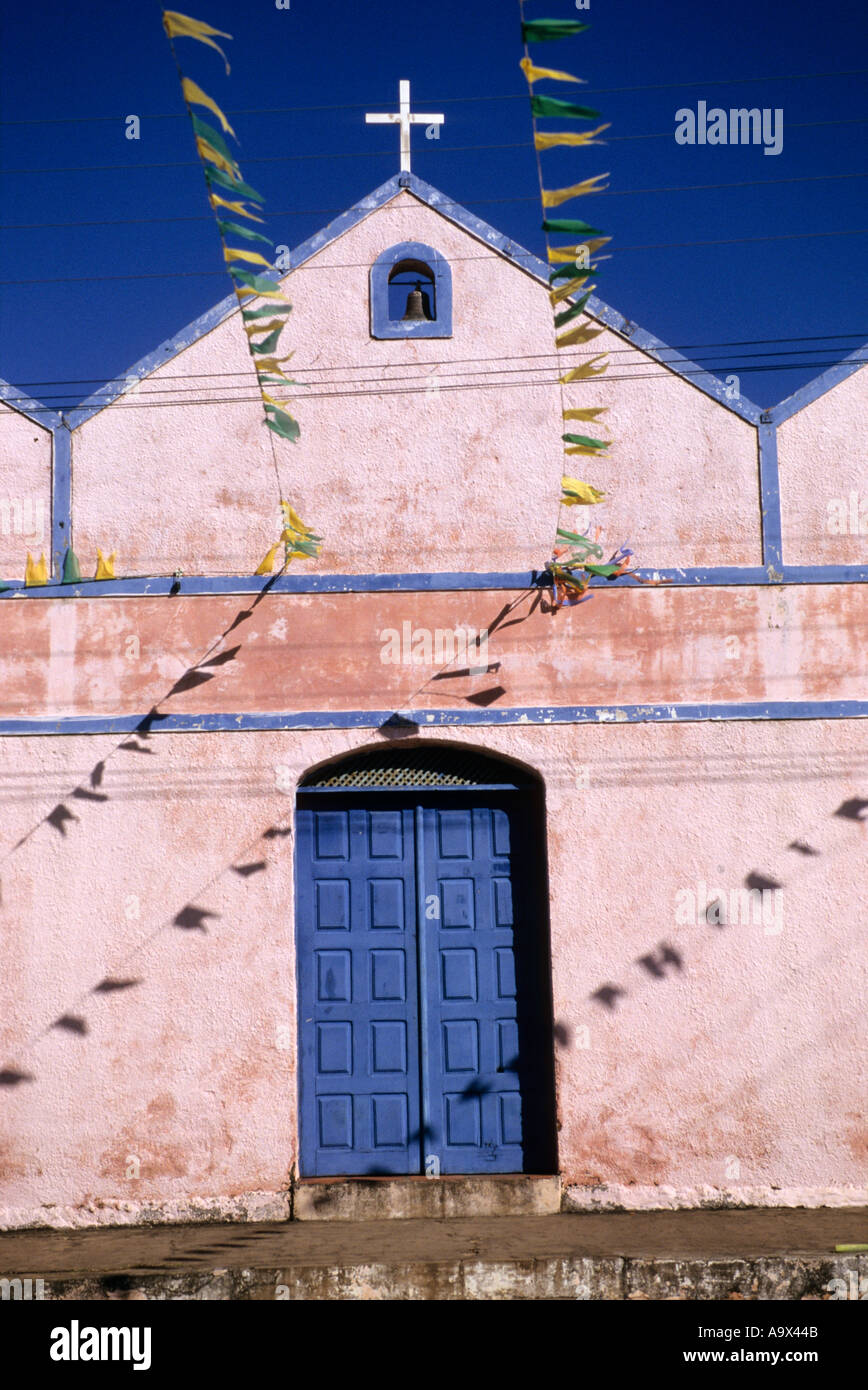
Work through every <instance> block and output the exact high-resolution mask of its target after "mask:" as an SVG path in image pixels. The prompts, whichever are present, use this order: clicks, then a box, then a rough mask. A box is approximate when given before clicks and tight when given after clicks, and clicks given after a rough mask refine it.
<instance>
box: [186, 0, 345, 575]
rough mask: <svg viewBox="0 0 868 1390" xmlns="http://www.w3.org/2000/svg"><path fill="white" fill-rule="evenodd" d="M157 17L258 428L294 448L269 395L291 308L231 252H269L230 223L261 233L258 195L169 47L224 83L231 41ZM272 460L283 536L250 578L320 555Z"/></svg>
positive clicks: (282, 378)
mask: <svg viewBox="0 0 868 1390" xmlns="http://www.w3.org/2000/svg"><path fill="white" fill-rule="evenodd" d="M162 15H163V28H164V29H165V31H166V36H167V38H168V40H169V45H170V47H171V50H172V56H173V58H174V60H175V66H176V67H177V70H178V77H179V80H180V83H181V94H182V96H183V98H184V104H185V106H186V108H187V113H188V115H189V117H190V123H191V126H192V129H193V137H194V141H195V145H196V151H197V153H198V155H199V160H200V163H201V164H202V170H203V173H204V176H205V184H206V187H207V190H208V201H209V203H210V205H211V209H212V211H213V212H214V215H215V221H216V224H217V231H218V234H219V236H220V240H221V243H222V249H223V259H224V261H225V262H226V266H227V269H228V272H229V276H230V279H231V281H232V288H233V291H234V293H235V297H236V299H237V300H238V305H239V309H240V311H241V321H242V327H243V329H244V334H245V338H246V342H247V348H248V351H249V353H250V357H251V359H252V362H253V367H254V371H255V372H256V380H257V384H258V386H259V394H260V397H261V400H262V409H263V415H264V423H265V425H266V427H267V428H268V429H269V430H270V431H271V433H272V434H275V435H277V436H278V437H279V438H281V439H287V440H289V441H290V442H291V443H294V442H295V441H296V440H297V439H298V438H299V435H300V433H301V429H300V426H299V423H298V421H297V420H296V419H295V418H294V416H293V415H291V414H290V412H289V410H288V409H287V404H288V402H287V401H286V400H284V399H283V398H277V397H276V396H275V394H274V391H273V388H274V387H284V388H286V387H291V386H294V385H296V384H297V383H296V382H294V381H293V380H292V378H291V377H289V376H287V374H286V372H285V371H284V363H286V362H288V361H289V359H290V358H291V357H292V353H291V352H289V353H286V354H284V355H283V356H278V341H279V339H280V335H281V333H282V332H283V330H284V328H285V327H286V320H287V316H288V315H289V314H290V312H291V310H292V305H291V304H290V302H289V300H288V299H287V297H286V295H285V294H284V293H283V291H282V289H281V288H280V285H279V283H278V281H277V280H276V279H273V278H272V275H273V273H274V271H275V267H274V265H273V264H272V262H271V261H270V260H269V259H267V257H266V256H264V255H263V254H262V252H261V251H258V250H255V249H253V248H252V246H251V245H249V244H248V245H241V246H239V245H238V242H239V241H241V242H247V243H253V244H254V245H262V246H267V247H273V246H274V242H273V241H272V240H271V238H270V237H268V236H265V235H264V233H263V232H260V231H256V230H254V228H253V227H250V226H247V225H242V223H241V222H240V221H237V220H236V219H238V218H243V219H244V223H250V222H253V223H256V224H258V225H259V226H263V225H264V223H265V219H264V218H263V217H261V216H260V215H259V214H260V213H261V212H262V210H263V203H264V199H263V197H262V194H261V193H258V192H257V190H256V189H255V188H252V187H251V185H250V184H248V183H246V182H245V180H244V178H243V175H242V172H241V168H240V165H239V163H238V160H237V159H236V157H235V154H234V152H233V150H232V148H231V147H230V145H229V144H228V143H227V140H226V138H225V137H226V136H229V137H230V138H231V139H233V140H235V141H236V142H238V136H237V135H236V134H235V131H234V130H233V128H232V126H231V124H230V122H229V120H228V119H227V117H226V114H225V112H224V111H222V110H221V108H220V106H219V105H218V104H217V102H216V101H215V100H214V99H213V97H210V96H209V95H208V93H207V92H205V91H203V90H202V88H201V87H200V86H199V85H198V83H196V82H194V81H193V80H192V78H189V77H187V76H185V74H184V72H183V70H182V68H181V64H180V60H179V58H178V53H177V49H176V46H175V40H176V39H181V38H185V39H194V40H196V41H197V42H199V43H204V44H207V45H208V46H209V47H210V48H213V49H216V50H217V52H218V53H219V54H220V56H221V57H222V59H223V61H224V64H225V66H226V73H227V75H228V73H229V72H230V67H229V60H228V58H227V57H226V54H225V52H224V51H223V49H222V48H221V47H220V45H219V44H218V43H216V42H215V38H224V39H231V37H232V35H231V34H227V33H225V32H224V31H223V30H221V29H215V28H214V27H213V26H212V25H210V24H206V23H205V22H204V21H203V20H199V19H193V18H191V16H190V15H184V14H179V13H178V11H176V10H163V11H162ZM194 107H200V108H203V109H204V110H206V111H208V112H210V114H211V115H212V116H215V117H216V119H217V121H218V123H219V126H220V129H219V130H217V129H216V128H215V127H214V126H213V125H211V124H209V123H208V122H207V121H205V120H203V119H202V117H201V116H198V115H197V114H196V112H195V111H194V110H193V108H194ZM227 195H229V196H227ZM254 209H255V210H254ZM226 214H231V216H227V215H226ZM251 267H252V269H251ZM257 299H259V300H261V299H265V300H268V303H267V304H266V306H265V307H264V308H255V309H254V308H251V307H250V305H251V303H252V302H253V301H255V300H257ZM272 459H273V462H274V469H275V475H276V477H277V483H278V490H279V493H280V497H281V501H280V506H281V510H282V514H283V516H282V530H281V534H280V537H279V539H278V540H277V541H276V542H275V544H274V545H272V546H271V548H270V549H269V550H268V552H267V554H266V555H265V558H264V559H263V560H262V561H261V563H260V564H259V566H258V567H257V569H256V571H255V572H256V574H262V575H265V574H271V573H272V571H273V569H274V563H275V559H276V557H277V554H278V552H279V550H280V547H281V545H282V546H283V549H284V565H287V564H289V563H290V562H291V560H293V559H295V558H312V557H315V556H317V555H318V554H319V552H320V549H321V548H322V538H321V537H320V536H318V535H316V534H315V533H314V532H313V531H312V530H311V529H310V527H309V526H306V525H305V524H304V522H303V521H302V520H301V518H300V517H299V515H298V513H297V512H296V511H295V510H294V508H293V507H292V506H291V505H290V504H289V503H288V502H287V501H285V500H284V498H283V489H282V487H281V483H280V471H279V469H278V466H277V458H276V455H275V453H274V442H273V440H272Z"/></svg>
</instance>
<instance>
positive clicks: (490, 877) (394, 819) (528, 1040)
mask: <svg viewBox="0 0 868 1390" xmlns="http://www.w3.org/2000/svg"><path fill="white" fill-rule="evenodd" d="M545 862H546V860H545V835H544V823H543V804H542V791H541V787H540V786H539V784H538V783H537V782H536V780H535V779H534V778H532V777H531V776H529V775H528V774H527V773H526V772H525V771H524V769H522V768H520V767H518V766H517V765H515V764H512V763H508V762H506V761H504V760H501V759H496V758H492V757H489V756H487V755H484V754H481V753H479V752H477V751H476V750H469V749H466V748H462V747H455V746H454V745H453V746H444V745H433V744H427V745H425V746H423V747H417V748H395V747H394V746H385V747H383V748H381V749H376V750H373V751H369V752H364V753H360V754H355V755H352V756H350V757H348V758H344V759H343V760H341V761H340V762H338V763H331V764H328V765H327V766H325V767H323V768H320V769H318V770H317V771H315V772H313V773H311V774H309V775H308V777H307V778H305V780H304V782H303V783H302V785H301V787H300V789H299V792H298V796H297V835H296V924H297V925H296V939H297V960H298V965H297V971H298V992H299V993H298V997H299V1035H300V1037H299V1042H300V1047H299V1056H300V1100H301V1106H300V1109H301V1174H302V1176H303V1177H317V1176H326V1175H334V1176H337V1175H354V1174H426V1175H427V1176H429V1177H434V1176H439V1174H441V1173H443V1174H448V1173H468V1174H469V1173H516V1172H532V1173H546V1172H553V1171H555V1167H556V1160H555V1153H556V1145H555V1128H554V1084H553V1054H552V1049H553V1042H552V1021H551V990H550V966H549V947H548V918H547V911H546V905H547V884H546V872H545Z"/></svg>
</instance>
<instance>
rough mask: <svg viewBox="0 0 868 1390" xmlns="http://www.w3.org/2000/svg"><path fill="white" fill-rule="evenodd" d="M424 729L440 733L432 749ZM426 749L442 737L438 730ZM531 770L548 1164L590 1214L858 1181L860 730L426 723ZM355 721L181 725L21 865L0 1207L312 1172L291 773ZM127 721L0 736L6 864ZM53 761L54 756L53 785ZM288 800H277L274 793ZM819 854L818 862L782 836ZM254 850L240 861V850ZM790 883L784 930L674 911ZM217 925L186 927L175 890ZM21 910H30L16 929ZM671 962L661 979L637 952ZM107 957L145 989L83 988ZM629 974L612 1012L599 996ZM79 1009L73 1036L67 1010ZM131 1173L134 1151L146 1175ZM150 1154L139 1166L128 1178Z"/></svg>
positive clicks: (356, 739)
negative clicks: (546, 997) (551, 1078)
mask: <svg viewBox="0 0 868 1390" xmlns="http://www.w3.org/2000/svg"><path fill="white" fill-rule="evenodd" d="M426 737H427V736H426ZM431 737H434V735H431ZM436 737H437V738H441V737H442V738H444V739H445V740H447V741H449V742H460V743H465V744H472V745H474V746H476V747H483V748H486V749H488V750H491V751H493V752H499V753H502V754H504V755H507V756H510V757H513V758H517V759H519V760H520V761H522V762H523V763H525V764H526V765H528V766H530V767H533V768H535V769H536V770H537V772H538V773H539V775H540V776H541V777H542V779H543V781H544V785H545V802H546V816H547V835H548V850H549V858H550V878H551V895H550V904H549V910H550V917H551V943H552V980H553V998H554V1017H555V1021H556V1023H557V1024H558V1025H560V1027H559V1029H558V1032H559V1036H560V1041H557V1042H556V1041H555V1040H554V1039H553V1040H552V1047H553V1049H554V1051H555V1057H556V1066H557V1088H558V1119H559V1123H560V1131H559V1162H560V1167H561V1171H562V1174H563V1179H564V1182H565V1185H566V1187H567V1192H568V1198H569V1200H570V1201H571V1202H572V1203H574V1204H579V1205H591V1204H599V1203H605V1202H618V1203H621V1204H625V1203H626V1204H630V1203H634V1204H636V1203H639V1204H645V1205H648V1204H650V1205H661V1204H662V1205H666V1204H671V1203H676V1202H682V1203H683V1202H691V1201H692V1202H695V1201H698V1200H702V1199H704V1198H707V1197H709V1196H711V1195H714V1194H717V1195H718V1196H723V1195H724V1194H727V1195H728V1198H729V1200H734V1201H738V1200H742V1201H754V1200H765V1201H796V1202H805V1201H808V1202H811V1201H817V1200H820V1199H823V1198H824V1199H825V1200H827V1201H828V1200H831V1201H839V1202H840V1201H848V1200H849V1201H855V1200H862V1201H864V1200H865V1199H866V1198H868V1190H866V1179H865V1171H866V1170H865V1160H866V1156H868V1147H866V1145H868V1131H866V1128H865V1125H864V1120H863V1119H861V1118H860V1111H861V1104H862V1100H863V1098H864V1093H865V1083H866V1076H865V1071H864V1065H865V1056H864V1048H863V1047H862V1041H861V1039H862V1031H863V1030H862V1017H863V1013H864V999H865V990H866V985H868V980H866V964H865V957H864V951H863V950H862V935H863V934H862V931H861V925H860V922H861V907H860V904H862V903H864V901H865V899H866V894H868V877H866V868H865V864H866V857H865V848H866V845H865V834H866V832H865V827H864V825H860V824H857V823H855V822H853V821H849V820H846V819H844V818H841V817H836V816H835V815H834V812H835V810H836V809H837V807H838V806H839V805H840V804H841V802H842V801H843V800H845V799H848V798H849V797H851V796H853V795H858V794H859V793H860V792H862V791H864V786H865V781H864V779H865V776H866V772H868V767H866V756H865V742H864V737H863V735H862V730H861V726H860V725H859V724H857V723H855V722H839V721H815V722H813V723H810V724H808V723H800V722H795V721H794V722H784V723H774V724H758V723H751V724H722V725H721V724H718V725H708V724H706V725H683V724H672V725H666V726H663V727H653V726H650V725H629V726H625V725H618V724H609V725H605V726H602V727H601V726H597V725H590V726H588V725H584V726H571V727H570V726H567V727H563V726H561V727H558V728H552V729H548V728H539V727H531V728H510V729H498V730H495V729H490V728H486V729H480V730H477V731H474V732H473V736H472V737H467V736H466V735H465V734H463V733H456V732H450V733H447V734H445V735H440V734H438V735H436ZM378 741H380V740H379V736H377V735H371V734H366V733H347V732H321V733H313V732H309V733H267V734H266V733H261V734H251V733H239V734H233V735H223V736H221V737H218V738H215V737H213V736H210V735H208V734H165V735H160V736H159V737H155V738H154V739H152V744H153V748H154V751H153V754H152V755H150V756H147V757H145V756H143V755H141V754H138V755H137V754H134V753H132V752H128V751H127V752H118V753H116V754H114V755H113V756H112V757H110V758H109V759H108V762H107V765H106V771H105V775H104V779H103V783H102V790H103V791H104V793H105V794H106V795H107V796H108V798H109V799H108V800H107V801H106V802H103V803H94V802H80V803H71V804H72V805H73V808H74V810H75V813H76V815H77V816H78V824H76V825H74V826H68V827H67V835H66V837H65V838H64V837H61V836H60V835H59V834H58V832H57V831H56V830H54V829H53V828H52V827H51V826H49V825H46V824H43V825H42V826H41V827H40V828H39V829H37V830H36V831H35V833H34V834H33V835H32V836H31V838H30V839H28V841H27V843H26V844H25V845H24V846H23V847H22V848H21V849H20V850H19V851H17V853H16V856H15V865H16V871H15V873H14V874H13V875H12V876H11V877H9V876H7V875H6V874H4V879H3V890H4V904H3V905H4V910H5V915H6V918H7V921H9V922H14V923H17V924H19V926H18V928H17V930H16V931H15V933H14V941H13V947H14V949H9V948H8V947H7V948H5V964H4V972H3V978H2V983H0V990H2V1001H0V1019H2V1030H0V1045H2V1054H3V1057H4V1059H8V1060H7V1061H6V1065H9V1064H10V1063H12V1062H13V1061H14V1063H15V1065H16V1066H17V1068H18V1069H19V1070H20V1071H25V1072H27V1073H28V1074H29V1075H30V1076H31V1077H32V1080H30V1081H28V1082H26V1083H23V1084H21V1085H20V1086H18V1087H16V1088H14V1089H12V1090H9V1089H6V1090H5V1092H4V1095H3V1110H2V1115H3V1120H2V1131H0V1132H2V1149H0V1152H2V1159H0V1191H2V1197H0V1217H2V1220H3V1222H4V1223H5V1224H16V1223H27V1222H32V1221H45V1222H49V1223H60V1224H67V1223H73V1224H75V1223H90V1222H98V1221H107V1222H114V1221H118V1220H120V1221H124V1220H134V1219H141V1217H142V1216H143V1214H147V1213H148V1212H154V1213H158V1214H162V1215H164V1216H165V1215H169V1216H172V1215H174V1216H176V1217H183V1216H184V1215H191V1214H196V1213H204V1212H207V1211H211V1212H215V1213H216V1212H222V1213H224V1214H225V1213H231V1214H235V1215H242V1216H243V1215H247V1216H252V1215H257V1214H260V1215H267V1214H272V1215H273V1214H278V1213H280V1212H281V1211H283V1210H285V1200H286V1199H285V1191H286V1188H287V1185H288V1183H289V1178H290V1173H291V1170H292V1168H293V1165H294V1164H295V1163H296V1161H297V1138H296V1125H295V1110H296V1086H297V1073H296V1041H295V1034H296V1020H295V990H294V969H295V962H294V924H293V871H292V862H293V836H292V834H289V835H286V836H280V837H274V838H271V839H265V838H263V832H264V831H266V830H267V829H268V828H269V827H272V826H276V825H279V826H284V827H288V828H290V829H291V827H292V818H293V796H292V789H293V787H294V784H295V782H296V780H297V778H298V777H299V776H301V775H302V773H303V772H304V771H306V770H307V769H308V768H309V767H310V766H311V765H314V764H316V763H318V762H320V761H322V760H323V759H326V758H329V757H333V756H336V755H338V754H340V753H342V752H344V751H346V750H349V749H352V748H359V747H368V746H371V745H373V744H376V743H377V742H378ZM115 742H116V740H113V739H110V738H105V737H101V738H84V737H79V738H66V739H63V740H59V739H24V738H22V739H14V740H9V741H8V742H7V744H6V772H5V780H6V786H7V796H6V798H5V800H4V804H3V808H2V829H0V837H2V839H0V843H2V847H3V850H4V852H8V850H9V849H10V848H11V846H12V845H13V843H14V842H15V841H17V840H18V839H19V838H20V837H21V836H22V835H23V834H24V833H25V832H26V831H27V830H29V829H30V828H31V827H32V826H33V825H34V823H35V822H36V821H38V820H39V818H40V817H41V816H43V815H44V814H45V813H46V811H47V810H48V809H50V806H51V805H52V804H53V803H54V802H55V801H56V800H58V799H59V798H60V797H62V796H65V795H66V796H68V792H69V789H70V787H71V785H72V784H73V783H76V782H79V781H86V779H87V775H88V773H89V770H90V768H91V767H92V766H93V764H94V763H95V762H96V761H97V760H98V759H100V758H102V757H105V756H106V755H107V754H108V753H109V751H110V749H111V747H112V746H113V745H114V743H115ZM37 769H38V771H37ZM279 787H284V788H286V790H285V791H281V790H279V789H278V788H279ZM794 841H802V842H805V843H807V844H809V845H810V846H811V848H812V849H814V850H815V851H816V854H815V855H813V856H805V855H803V854H800V853H798V852H797V851H794V850H793V849H790V848H788V845H789V844H790V843H791V842H794ZM259 860H264V861H265V862H266V865H267V867H266V868H265V869H263V870H261V871H259V872H257V873H255V874H253V875H251V876H243V875H239V874H238V873H237V872H235V871H234V869H233V866H239V865H244V864H249V863H251V862H254V861H259ZM752 871H757V872H760V873H762V874H764V875H767V876H768V877H769V878H772V879H775V880H776V881H777V882H779V883H781V884H782V885H783V888H782V890H781V891H782V910H781V913H780V929H779V930H776V929H775V928H776V927H777V922H776V921H774V920H772V919H771V918H770V920H769V922H768V924H767V925H768V927H770V928H771V930H767V929H766V927H765V926H763V925H759V924H757V925H755V924H751V923H747V924H745V923H738V924H734V925H730V926H729V927H727V928H725V929H724V928H719V927H714V926H709V925H706V924H705V923H704V922H703V923H702V924H700V925H697V924H695V923H684V922H679V921H678V911H677V908H678V904H679V902H680V901H681V899H680V898H679V894H683V892H684V891H685V890H689V891H695V892H696V893H697V894H698V892H699V889H698V886H697V885H699V884H700V883H704V884H706V885H708V887H709V889H710V890H712V891H714V892H719V891H723V892H725V893H729V892H732V891H733V890H735V889H738V888H739V887H740V886H741V885H742V883H743V880H744V878H745V876H746V874H748V873H750V872H752ZM188 903H193V904H195V905H196V906H199V907H202V908H204V909H207V911H208V912H209V913H210V914H214V915H213V916H209V917H208V918H206V919H205V925H206V927H207V931H206V932H200V931H197V930H182V929H179V928H176V927H173V926H172V925H171V921H172V918H173V917H174V915H175V914H176V913H177V912H178V911H179V910H180V909H181V908H182V907H184V906H185V905H186V904H188ZM25 924H26V926H25ZM661 945H667V946H669V947H670V948H672V949H673V950H674V951H676V952H677V954H678V955H679V957H680V960H681V968H680V970H679V969H677V968H676V967H675V966H674V965H669V966H667V967H666V969H665V978H663V979H656V978H654V977H653V976H652V975H651V974H649V973H648V972H647V971H646V970H645V969H643V968H642V967H641V966H640V965H639V964H637V961H638V959H639V958H640V957H641V956H643V955H645V954H647V953H648V952H658V951H659V948H660V947H661ZM107 975H110V976H112V977H119V978H123V979H128V980H135V981H138V983H136V984H134V985H131V986H130V987H129V988H127V989H125V990H119V991H117V992H115V993H108V994H99V993H97V994H94V993H93V989H94V986H95V985H97V984H98V983H99V982H100V981H101V980H103V979H104V978H105V977H106V976H107ZM607 985H614V986H617V987H618V988H620V989H621V990H623V991H624V994H623V996H621V997H619V999H618V1001H617V1003H616V1006H615V1008H614V1009H612V1010H609V1009H607V1008H606V1007H605V1006H604V1005H602V1004H600V1003H599V1002H596V1001H595V1000H594V999H592V998H591V996H592V995H593V994H595V993H596V992H597V991H598V990H599V989H601V988H602V987H604V986H607ZM64 1014H67V1015H73V1016H75V1017H80V1018H82V1019H83V1020H84V1022H85V1024H86V1026H87V1028H88V1032H87V1034H86V1035H77V1034H75V1033H73V1032H69V1031H65V1030H62V1029H58V1028H53V1027H52V1026H51V1025H52V1022H53V1021H54V1020H56V1019H57V1018H58V1017H60V1016H62V1015H64ZM134 1160H138V1164H139V1167H138V1169H136V1168H135V1165H134V1163H133V1161H134ZM131 1163H133V1167H132V1169H131V1171H133V1172H135V1171H138V1172H139V1174H140V1176H139V1177H127V1176H126V1174H127V1172H128V1169H129V1168H130V1165H131Z"/></svg>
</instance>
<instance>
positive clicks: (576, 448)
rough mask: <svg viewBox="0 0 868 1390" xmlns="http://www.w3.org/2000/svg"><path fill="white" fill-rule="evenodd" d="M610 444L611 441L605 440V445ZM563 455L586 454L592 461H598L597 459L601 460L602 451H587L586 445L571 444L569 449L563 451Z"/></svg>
mask: <svg viewBox="0 0 868 1390" xmlns="http://www.w3.org/2000/svg"><path fill="white" fill-rule="evenodd" d="M611 442H612V441H611V439H607V440H606V443H607V444H611ZM564 453H565V454H587V455H589V457H590V458H592V459H598V458H601V457H602V451H601V450H600V449H589V448H588V446H587V444H573V445H572V446H571V447H570V448H569V449H564ZM605 457H606V458H609V455H608V454H606V455H605Z"/></svg>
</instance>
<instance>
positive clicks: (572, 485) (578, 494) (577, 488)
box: [561, 474, 606, 507]
mask: <svg viewBox="0 0 868 1390" xmlns="http://www.w3.org/2000/svg"><path fill="white" fill-rule="evenodd" d="M561 487H562V488H563V490H564V492H565V493H567V494H568V496H566V497H562V498H561V501H562V502H563V504H564V506H565V507H579V506H581V507H593V506H594V505H595V504H596V503H597V502H602V500H603V498H604V497H605V495H606V494H605V492H599V491H598V489H597V488H595V487H592V486H591V484H590V483H582V482H580V481H579V479H578V478H568V477H567V476H566V474H564V476H563V477H562V478H561Z"/></svg>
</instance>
